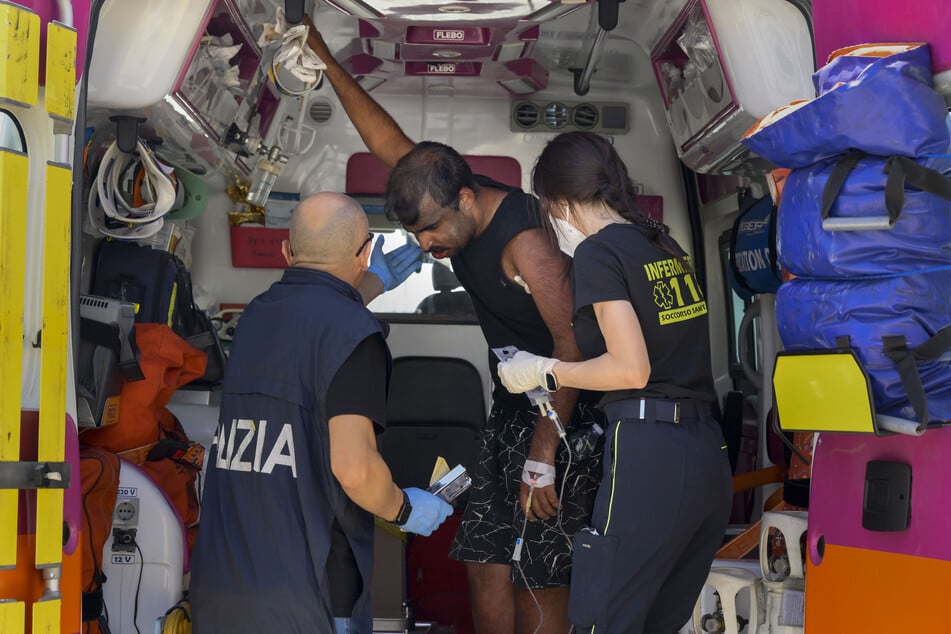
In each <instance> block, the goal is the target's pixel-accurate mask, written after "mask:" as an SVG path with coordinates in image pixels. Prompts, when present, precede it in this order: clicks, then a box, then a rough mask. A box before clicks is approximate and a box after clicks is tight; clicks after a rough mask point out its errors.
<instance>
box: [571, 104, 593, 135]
mask: <svg viewBox="0 0 951 634" xmlns="http://www.w3.org/2000/svg"><path fill="white" fill-rule="evenodd" d="M571 122H572V123H573V124H574V126H575V127H576V128H578V129H579V130H590V129H591V128H593V127H594V126H596V125H597V124H598V109H597V108H595V107H594V106H592V105H591V104H590V103H582V104H578V105H577V106H575V109H574V110H572V111H571Z"/></svg>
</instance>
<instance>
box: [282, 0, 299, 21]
mask: <svg viewBox="0 0 951 634" xmlns="http://www.w3.org/2000/svg"><path fill="white" fill-rule="evenodd" d="M284 17H285V18H286V19H287V23H288V24H300V23H301V20H303V19H304V0H284Z"/></svg>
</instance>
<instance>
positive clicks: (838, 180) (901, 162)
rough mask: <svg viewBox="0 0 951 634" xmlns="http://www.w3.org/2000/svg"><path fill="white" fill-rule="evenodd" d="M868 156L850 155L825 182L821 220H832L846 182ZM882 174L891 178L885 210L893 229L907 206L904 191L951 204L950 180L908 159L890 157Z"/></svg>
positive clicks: (840, 160)
mask: <svg viewBox="0 0 951 634" xmlns="http://www.w3.org/2000/svg"><path fill="white" fill-rule="evenodd" d="M868 156H869V155H868V154H867V153H866V152H858V151H856V152H850V153H849V154H845V155H844V156H843V157H842V158H840V159H839V160H838V161H837V162H836V164H835V166H834V167H833V168H832V171H830V172H829V178H828V179H827V180H826V184H825V187H824V188H823V189H822V209H821V213H822V219H823V220H825V219H826V218H828V217H829V212H830V211H831V210H832V206H833V205H834V204H835V201H836V198H838V197H839V194H840V193H841V192H842V187H843V186H845V181H846V180H848V178H849V175H850V174H851V173H852V171H853V170H854V169H855V168H856V166H857V165H858V163H859V161H861V160H862V159H864V158H866V157H868ZM882 171H883V173H885V174H888V177H887V178H886V179H885V210H886V211H887V212H888V222H889V224H890V225H894V224H895V222H896V221H897V220H898V217H899V216H900V215H901V212H902V209H903V208H904V206H905V187H906V186H907V185H911V186H912V187H915V188H917V189H920V190H921V191H924V192H928V193H929V194H934V195H935V196H940V197H941V198H944V199H945V200H951V180H949V179H948V178H947V177H946V176H945V175H944V174H942V173H941V172H939V171H937V170H933V169H931V168H930V167H925V166H924V165H921V164H920V163H918V162H917V161H915V160H914V159H910V158H908V157H907V156H890V157H888V158H887V159H885V166H884V167H883V168H882Z"/></svg>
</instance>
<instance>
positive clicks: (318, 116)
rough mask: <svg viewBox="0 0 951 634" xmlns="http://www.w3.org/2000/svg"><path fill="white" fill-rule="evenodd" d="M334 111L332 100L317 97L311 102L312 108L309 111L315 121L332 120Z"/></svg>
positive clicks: (324, 121) (325, 121)
mask: <svg viewBox="0 0 951 634" xmlns="http://www.w3.org/2000/svg"><path fill="white" fill-rule="evenodd" d="M333 112H334V111H333V107H331V105H330V102H329V101H324V100H323V99H315V100H314V101H312V102H310V109H309V110H308V111H307V113H308V114H309V115H310V118H311V120H312V121H314V122H315V123H327V122H328V121H330V116H331V115H332V114H333Z"/></svg>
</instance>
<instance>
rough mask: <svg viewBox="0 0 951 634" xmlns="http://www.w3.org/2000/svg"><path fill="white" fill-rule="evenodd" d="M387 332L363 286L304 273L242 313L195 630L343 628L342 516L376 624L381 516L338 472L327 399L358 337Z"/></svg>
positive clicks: (198, 568)
mask: <svg viewBox="0 0 951 634" xmlns="http://www.w3.org/2000/svg"><path fill="white" fill-rule="evenodd" d="M383 332H384V326H383V324H381V323H380V322H379V321H377V319H376V318H375V317H374V316H373V314H372V313H370V311H368V310H367V309H366V308H365V307H364V305H363V302H362V300H361V298H360V295H359V293H357V291H356V290H355V289H354V288H353V287H352V286H350V285H349V284H347V283H345V282H343V281H341V280H339V279H337V278H335V277H333V276H331V275H329V274H327V273H323V272H320V271H314V270H308V269H302V268H289V269H287V271H285V273H284V275H283V277H282V278H281V280H280V281H279V282H277V283H275V284H274V285H272V286H271V287H270V288H269V289H268V290H267V291H266V292H264V293H262V294H261V295H259V296H258V297H256V298H255V299H254V300H253V301H252V302H251V303H250V304H249V305H248V307H247V309H246V310H245V311H244V313H243V314H242V315H241V318H240V322H239V326H238V330H237V332H236V334H235V338H234V342H233V344H232V347H231V352H230V355H229V360H228V365H227V369H226V373H225V379H224V385H223V393H222V401H221V410H220V416H219V423H218V430H217V437H216V439H215V441H214V443H213V444H212V447H211V451H210V452H209V456H208V470H207V472H208V475H207V481H206V484H205V489H204V497H203V500H202V513H201V524H200V529H199V532H198V538H197V541H196V545H195V552H194V555H193V560H192V579H191V586H190V591H189V594H190V598H191V605H192V619H193V628H194V631H195V634H225V633H227V634H236V633H237V634H240V633H244V632H247V633H251V632H253V633H255V634H257V633H259V632H282V633H287V634H294V633H298V632H300V633H303V632H306V633H307V634H323V633H324V632H326V633H328V634H330V633H332V632H333V631H334V630H333V616H332V609H331V601H330V595H329V584H331V583H333V580H332V579H328V578H327V572H326V569H327V565H326V564H327V556H328V552H329V550H330V543H331V524H332V523H333V520H334V518H336V519H337V521H338V522H339V523H340V525H341V527H342V529H343V532H344V533H345V534H346V535H347V538H348V540H349V543H350V547H351V548H352V550H353V553H354V556H355V559H356V561H357V566H358V568H359V572H360V575H361V577H362V579H363V592H362V594H361V595H360V597H359V598H358V600H357V602H356V604H355V606H354V611H353V618H354V619H355V621H356V625H357V627H358V631H360V632H369V631H371V629H372V613H371V610H370V602H369V596H368V593H369V587H370V574H371V569H372V563H373V517H372V515H371V514H370V513H368V512H366V511H364V510H363V509H361V508H359V507H358V506H357V505H356V504H354V503H353V502H352V501H351V500H350V499H349V498H348V497H347V495H346V494H345V493H344V491H343V489H342V488H341V487H340V484H339V483H338V482H337V480H336V479H335V478H334V476H333V473H332V472H331V470H330V440H329V429H328V421H327V416H326V411H325V403H326V395H327V390H328V389H329V386H330V384H331V381H332V380H333V378H334V375H335V374H336V373H337V370H338V369H339V368H340V367H341V365H342V364H343V363H344V361H346V359H347V357H349V356H350V354H351V353H352V352H353V350H354V348H356V346H357V344H359V343H360V342H361V341H362V340H363V339H365V338H367V337H368V336H370V335H372V334H374V333H383ZM387 361H388V362H389V356H387ZM387 375H389V372H387Z"/></svg>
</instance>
